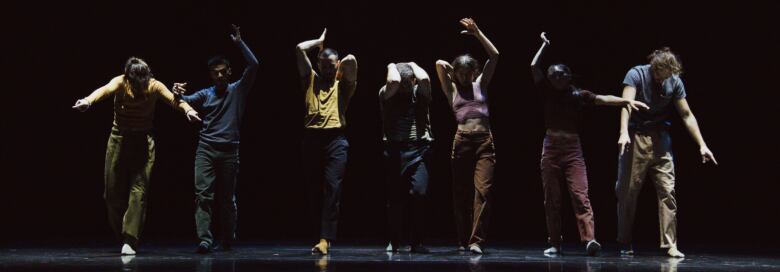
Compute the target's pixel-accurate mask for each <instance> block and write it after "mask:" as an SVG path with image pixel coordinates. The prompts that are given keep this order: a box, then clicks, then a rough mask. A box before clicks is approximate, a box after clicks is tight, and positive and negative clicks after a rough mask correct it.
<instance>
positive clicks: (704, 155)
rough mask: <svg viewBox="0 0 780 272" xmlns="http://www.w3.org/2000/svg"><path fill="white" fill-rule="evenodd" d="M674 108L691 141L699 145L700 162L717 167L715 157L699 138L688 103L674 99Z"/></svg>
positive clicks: (683, 99)
mask: <svg viewBox="0 0 780 272" xmlns="http://www.w3.org/2000/svg"><path fill="white" fill-rule="evenodd" d="M674 107H675V108H677V112H678V113H680V117H681V118H682V120H683V122H684V123H685V127H686V128H687V129H688V132H689V133H690V134H691V136H692V137H693V140H694V141H696V144H698V145H699V152H700V153H701V162H702V163H707V162H708V161H712V162H713V163H715V164H716V165H717V164H718V161H716V160H715V155H713V154H712V151H710V149H709V148H707V144H706V143H705V142H704V137H702V136H701V131H700V130H699V122H697V121H696V117H695V116H693V112H691V108H690V106H688V101H687V100H685V98H680V99H675V100H674Z"/></svg>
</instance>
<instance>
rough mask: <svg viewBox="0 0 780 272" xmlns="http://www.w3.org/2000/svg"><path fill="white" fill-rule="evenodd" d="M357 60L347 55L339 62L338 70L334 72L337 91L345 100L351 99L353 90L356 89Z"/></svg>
mask: <svg viewBox="0 0 780 272" xmlns="http://www.w3.org/2000/svg"><path fill="white" fill-rule="evenodd" d="M357 70H358V66H357V58H355V56H354V55H352V54H349V55H347V56H346V57H344V58H343V59H341V61H339V66H338V69H337V70H336V77H337V78H338V80H339V84H340V86H339V90H341V91H342V92H344V93H345V94H346V95H347V98H348V99H349V98H351V97H352V95H353V94H355V88H356V87H357Z"/></svg>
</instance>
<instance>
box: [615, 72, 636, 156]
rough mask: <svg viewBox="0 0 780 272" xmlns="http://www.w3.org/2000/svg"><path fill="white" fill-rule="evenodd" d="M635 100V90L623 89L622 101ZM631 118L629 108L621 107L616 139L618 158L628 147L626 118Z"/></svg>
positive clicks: (628, 136)
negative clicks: (618, 132) (618, 150)
mask: <svg viewBox="0 0 780 272" xmlns="http://www.w3.org/2000/svg"><path fill="white" fill-rule="evenodd" d="M634 98H636V88H634V87H633V86H625V87H623V99H626V100H634ZM629 116H631V108H630V107H623V109H621V110H620V137H618V147H619V148H620V152H619V154H620V156H623V153H624V152H625V151H626V150H627V149H628V145H629V144H630V143H631V137H630V135H629V134H628V117H629Z"/></svg>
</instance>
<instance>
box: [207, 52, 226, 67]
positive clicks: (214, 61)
mask: <svg viewBox="0 0 780 272" xmlns="http://www.w3.org/2000/svg"><path fill="white" fill-rule="evenodd" d="M220 64H224V65H225V66H227V67H228V68H230V61H229V60H228V59H227V58H226V57H225V56H222V55H218V56H213V57H211V58H210V59H209V62H208V65H209V70H211V69H212V68H214V67H215V66H217V65H220Z"/></svg>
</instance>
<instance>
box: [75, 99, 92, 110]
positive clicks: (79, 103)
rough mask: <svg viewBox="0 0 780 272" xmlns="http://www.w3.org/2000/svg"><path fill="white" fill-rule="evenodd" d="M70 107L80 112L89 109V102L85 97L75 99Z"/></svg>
mask: <svg viewBox="0 0 780 272" xmlns="http://www.w3.org/2000/svg"><path fill="white" fill-rule="evenodd" d="M72 108H74V109H76V110H78V111H80V112H85V111H87V109H89V102H87V100H86V99H79V100H76V104H74V105H73V107H72Z"/></svg>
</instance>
